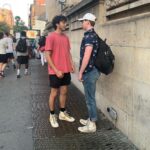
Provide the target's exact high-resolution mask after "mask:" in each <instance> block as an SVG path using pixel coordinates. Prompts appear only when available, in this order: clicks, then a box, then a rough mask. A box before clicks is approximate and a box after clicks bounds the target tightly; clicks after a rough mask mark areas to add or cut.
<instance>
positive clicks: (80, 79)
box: [78, 73, 83, 82]
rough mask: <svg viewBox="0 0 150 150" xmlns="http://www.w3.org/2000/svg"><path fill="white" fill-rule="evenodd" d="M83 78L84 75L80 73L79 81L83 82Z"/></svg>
mask: <svg viewBox="0 0 150 150" xmlns="http://www.w3.org/2000/svg"><path fill="white" fill-rule="evenodd" d="M82 77H83V74H82V73H79V76H78V80H79V81H80V82H83V79H82Z"/></svg>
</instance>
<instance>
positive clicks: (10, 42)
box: [5, 32, 16, 69]
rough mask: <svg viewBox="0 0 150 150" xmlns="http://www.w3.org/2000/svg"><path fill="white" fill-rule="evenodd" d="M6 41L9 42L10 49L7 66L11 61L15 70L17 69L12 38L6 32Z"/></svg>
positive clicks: (7, 52) (8, 49)
mask: <svg viewBox="0 0 150 150" xmlns="http://www.w3.org/2000/svg"><path fill="white" fill-rule="evenodd" d="M5 39H6V40H7V43H8V47H7V49H6V56H7V65H8V63H9V62H10V61H11V62H12V65H13V68H14V69H16V65H15V59H14V49H13V39H12V36H11V35H10V34H9V33H8V32H6V33H5Z"/></svg>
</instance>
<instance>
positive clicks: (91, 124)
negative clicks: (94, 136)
mask: <svg viewBox="0 0 150 150" xmlns="http://www.w3.org/2000/svg"><path fill="white" fill-rule="evenodd" d="M78 130H79V131H80V132H83V133H93V132H96V124H95V122H92V121H89V122H88V124H87V125H85V126H83V127H79V128H78Z"/></svg>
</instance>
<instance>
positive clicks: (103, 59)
mask: <svg viewBox="0 0 150 150" xmlns="http://www.w3.org/2000/svg"><path fill="white" fill-rule="evenodd" d="M97 37H98V43H99V46H98V51H97V55H96V58H95V62H94V65H95V67H96V68H97V69H98V70H99V71H100V72H101V73H104V74H105V75H108V74H110V73H111V72H112V71H113V69H114V61H115V56H114V54H113V53H112V51H111V49H110V47H109V46H108V45H107V44H106V40H105V41H103V40H102V39H101V38H100V37H99V36H98V35H97Z"/></svg>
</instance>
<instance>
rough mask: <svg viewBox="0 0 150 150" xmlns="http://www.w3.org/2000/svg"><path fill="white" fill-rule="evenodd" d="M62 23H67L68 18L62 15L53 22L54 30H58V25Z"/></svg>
mask: <svg viewBox="0 0 150 150" xmlns="http://www.w3.org/2000/svg"><path fill="white" fill-rule="evenodd" d="M61 21H65V22H67V18H66V17H65V16H63V15H60V16H55V17H54V18H53V20H52V25H53V28H54V29H55V30H56V29H57V26H56V25H57V24H59V23H60V22H61Z"/></svg>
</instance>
